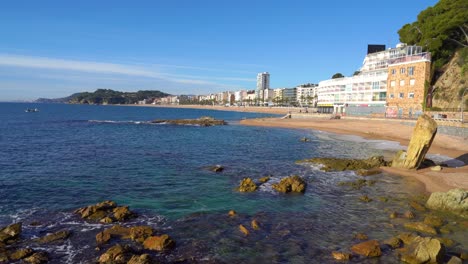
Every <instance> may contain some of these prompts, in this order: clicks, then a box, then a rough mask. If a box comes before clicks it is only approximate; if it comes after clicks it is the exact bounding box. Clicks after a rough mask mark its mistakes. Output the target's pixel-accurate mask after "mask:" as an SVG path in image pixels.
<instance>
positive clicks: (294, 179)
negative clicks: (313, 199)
mask: <svg viewBox="0 0 468 264" xmlns="http://www.w3.org/2000/svg"><path fill="white" fill-rule="evenodd" d="M272 187H273V189H275V190H276V191H278V192H282V193H289V192H296V193H303V192H305V189H306V187H307V183H306V182H305V181H304V180H303V179H302V178H301V177H299V176H297V175H294V176H290V177H286V178H283V179H281V181H280V182H279V183H275V184H273V185H272Z"/></svg>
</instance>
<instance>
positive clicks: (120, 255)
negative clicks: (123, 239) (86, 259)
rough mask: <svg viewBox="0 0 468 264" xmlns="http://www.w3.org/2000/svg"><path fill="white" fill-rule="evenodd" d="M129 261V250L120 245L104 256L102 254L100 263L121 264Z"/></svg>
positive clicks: (110, 249) (109, 250)
mask: <svg viewBox="0 0 468 264" xmlns="http://www.w3.org/2000/svg"><path fill="white" fill-rule="evenodd" d="M128 259H129V255H128V250H127V248H126V247H123V246H121V245H119V244H117V245H115V246H113V247H111V248H109V249H108V250H107V251H106V252H105V253H104V254H102V255H101V256H100V257H99V259H98V262H99V263H107V264H120V263H127V260H128Z"/></svg>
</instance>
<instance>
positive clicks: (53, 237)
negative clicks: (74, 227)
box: [34, 230, 70, 243]
mask: <svg viewBox="0 0 468 264" xmlns="http://www.w3.org/2000/svg"><path fill="white" fill-rule="evenodd" d="M69 236H70V231H67V230H62V231H59V232H55V233H52V234H48V235H46V236H43V237H41V238H38V239H35V240H34V241H36V242H38V243H50V242H54V241H57V240H64V239H67V238H68V237H69Z"/></svg>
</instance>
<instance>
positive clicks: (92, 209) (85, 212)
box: [75, 201, 117, 218]
mask: <svg viewBox="0 0 468 264" xmlns="http://www.w3.org/2000/svg"><path fill="white" fill-rule="evenodd" d="M116 206H117V204H116V203H115V202H113V201H103V202H100V203H97V204H95V205H89V206H86V207H82V208H79V209H77V210H75V213H76V214H79V215H80V216H81V218H88V217H89V216H91V215H92V214H94V213H96V212H97V211H107V210H111V209H113V208H114V207H116Z"/></svg>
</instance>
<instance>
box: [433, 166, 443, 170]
mask: <svg viewBox="0 0 468 264" xmlns="http://www.w3.org/2000/svg"><path fill="white" fill-rule="evenodd" d="M441 170H442V167H441V166H440V165H437V166H434V167H431V171H441Z"/></svg>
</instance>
